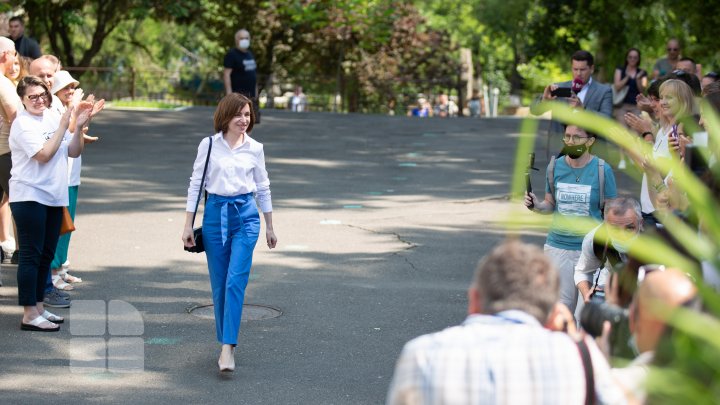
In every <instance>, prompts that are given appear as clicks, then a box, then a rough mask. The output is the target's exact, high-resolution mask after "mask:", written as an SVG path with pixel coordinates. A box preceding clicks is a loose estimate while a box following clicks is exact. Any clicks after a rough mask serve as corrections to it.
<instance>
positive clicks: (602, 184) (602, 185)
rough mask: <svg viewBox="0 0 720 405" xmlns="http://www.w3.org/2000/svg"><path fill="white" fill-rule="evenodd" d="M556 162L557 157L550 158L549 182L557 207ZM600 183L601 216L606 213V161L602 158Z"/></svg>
mask: <svg viewBox="0 0 720 405" xmlns="http://www.w3.org/2000/svg"><path fill="white" fill-rule="evenodd" d="M555 161H556V157H555V156H553V157H552V158H550V164H549V165H548V170H547V180H548V184H549V185H550V195H551V196H552V201H553V205H555V181H554V180H555ZM598 181H599V182H600V215H603V213H604V211H605V161H604V160H602V159H600V158H598Z"/></svg>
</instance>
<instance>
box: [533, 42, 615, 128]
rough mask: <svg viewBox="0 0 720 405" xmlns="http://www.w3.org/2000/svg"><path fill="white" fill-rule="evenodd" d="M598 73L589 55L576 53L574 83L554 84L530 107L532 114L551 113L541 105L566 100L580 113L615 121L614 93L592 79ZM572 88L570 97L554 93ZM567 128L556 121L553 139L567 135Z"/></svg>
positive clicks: (583, 52) (593, 60) (573, 57)
mask: <svg viewBox="0 0 720 405" xmlns="http://www.w3.org/2000/svg"><path fill="white" fill-rule="evenodd" d="M594 72H595V59H594V58H593V56H592V54H591V53H590V52H588V51H576V52H575V53H574V54H573V55H572V75H573V80H571V81H567V82H561V83H555V84H550V85H548V86H547V87H545V91H544V92H543V95H542V97H541V98H538V99H537V100H535V102H534V103H533V104H532V105H531V106H530V112H531V113H532V114H534V115H541V114H544V113H545V112H547V111H548V108H547V107H545V106H540V105H539V103H540V102H541V101H552V100H565V101H567V103H568V105H570V106H571V107H574V108H577V109H585V110H587V111H593V112H596V113H598V114H601V115H604V116H606V117H608V118H612V111H613V105H612V89H611V88H610V86H608V85H606V84H602V83H599V82H597V81H595V80H593V78H592V74H593V73H594ZM561 87H565V88H571V89H572V91H571V95H570V97H556V96H553V95H552V92H553V91H555V90H557V89H558V88H561ZM564 132H565V127H564V125H563V124H561V123H559V122H557V121H552V122H551V123H550V130H549V135H550V136H552V135H553V134H564Z"/></svg>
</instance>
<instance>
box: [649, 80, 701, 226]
mask: <svg viewBox="0 0 720 405" xmlns="http://www.w3.org/2000/svg"><path fill="white" fill-rule="evenodd" d="M659 112H660V116H659V120H660V129H659V130H658V132H657V135H656V136H655V143H654V144H653V152H652V160H657V159H669V158H671V156H672V155H671V153H673V151H674V153H677V154H678V156H680V155H682V153H683V149H684V144H685V143H686V142H687V140H686V139H683V138H682V137H681V136H680V134H679V133H678V126H679V124H681V123H682V122H683V120H685V119H687V118H688V117H691V116H692V115H695V114H696V113H697V105H696V103H695V98H694V96H693V92H692V89H691V88H690V86H688V85H687V84H686V83H685V82H683V81H682V80H678V79H670V80H666V81H665V82H663V84H662V85H660V111H659ZM640 164H641V166H642V167H644V169H645V171H646V173H644V174H643V179H642V187H641V191H640V204H641V206H642V212H643V220H644V221H645V227H646V229H652V227H654V226H656V224H657V220H656V218H655V216H654V215H653V213H654V212H655V208H656V207H655V204H656V202H655V201H654V200H655V199H654V198H653V197H652V195H651V193H650V187H652V188H653V189H654V190H653V191H654V193H653V194H661V192H662V191H664V190H665V189H667V187H668V177H669V176H668V174H667V173H664V174H662V175H661V176H659V177H658V176H654V175H653V176H650V177H649V176H648V174H652V171H653V170H654V169H653V168H652V167H651V166H650V165H648V162H640ZM650 178H652V179H654V181H653V182H651V181H650ZM658 179H660V180H658ZM651 183H652V184H651Z"/></svg>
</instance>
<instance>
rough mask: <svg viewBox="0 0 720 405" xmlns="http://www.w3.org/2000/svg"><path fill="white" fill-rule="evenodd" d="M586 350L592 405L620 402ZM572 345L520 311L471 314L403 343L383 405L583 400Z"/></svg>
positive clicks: (600, 363) (595, 353) (558, 404)
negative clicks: (592, 377) (591, 375)
mask: <svg viewBox="0 0 720 405" xmlns="http://www.w3.org/2000/svg"><path fill="white" fill-rule="evenodd" d="M586 340H587V342H588V347H589V348H590V352H591V356H592V362H593V371H594V375H595V391H596V399H597V401H596V403H598V404H616V403H620V404H622V403H625V398H624V395H623V392H622V391H621V389H620V388H619V387H618V385H617V384H616V382H615V380H614V379H613V378H612V376H611V373H610V368H609V366H608V363H607V361H606V360H605V358H604V357H603V355H602V353H601V352H600V351H599V349H598V348H597V346H595V344H594V342H592V340H590V339H586ZM585 391H586V389H585V373H584V368H583V364H582V360H581V358H580V353H579V351H578V347H577V345H576V344H575V342H573V340H572V339H571V338H570V336H568V335H567V334H565V333H561V332H553V331H550V330H547V329H545V328H543V327H542V325H540V323H539V322H538V321H537V320H536V319H535V318H533V317H532V316H530V315H528V314H527V313H524V312H521V311H505V312H500V313H498V314H496V315H480V314H473V315H470V316H468V318H467V319H466V320H465V322H463V324H462V325H460V326H455V327H451V328H448V329H445V330H443V331H441V332H437V333H432V334H429V335H424V336H420V337H418V338H416V339H413V340H411V341H410V342H408V343H407V344H406V345H405V348H404V349H403V351H402V354H401V355H400V359H399V360H398V362H397V365H396V368H395V374H394V376H393V380H392V383H391V385H390V391H389V394H388V398H387V404H389V405H391V404H392V405H394V404H522V405H534V404H547V405H562V404H568V405H570V404H572V405H574V404H578V405H582V404H584V403H585Z"/></svg>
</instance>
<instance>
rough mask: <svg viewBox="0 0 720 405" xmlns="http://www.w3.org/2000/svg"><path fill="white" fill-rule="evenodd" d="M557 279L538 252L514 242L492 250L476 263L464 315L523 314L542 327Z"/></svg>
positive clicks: (555, 295)
mask: <svg viewBox="0 0 720 405" xmlns="http://www.w3.org/2000/svg"><path fill="white" fill-rule="evenodd" d="M559 289H560V278H559V276H558V273H557V271H556V270H555V267H554V266H553V265H552V262H551V261H550V259H549V258H548V257H547V256H545V254H544V253H543V251H542V249H540V248H538V247H537V246H534V245H530V244H526V243H523V242H520V241H518V240H509V241H506V242H503V243H502V244H500V245H499V246H497V247H495V248H494V249H493V250H492V251H491V252H490V253H489V254H487V255H486V256H485V257H484V258H483V259H482V260H481V261H480V263H479V264H478V267H477V270H476V271H475V277H474V279H473V282H472V284H471V286H470V289H469V290H468V299H469V303H468V312H469V313H470V314H473V313H482V314H496V313H498V312H502V311H508V310H519V311H523V312H526V313H528V314H530V315H532V316H533V317H535V319H537V320H538V322H540V323H541V324H545V322H546V321H547V318H548V316H549V315H550V313H551V312H552V309H553V306H554V305H555V303H556V302H557V301H558V298H559Z"/></svg>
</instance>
